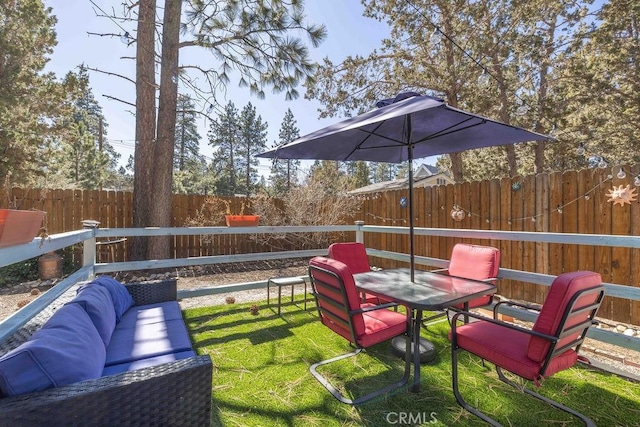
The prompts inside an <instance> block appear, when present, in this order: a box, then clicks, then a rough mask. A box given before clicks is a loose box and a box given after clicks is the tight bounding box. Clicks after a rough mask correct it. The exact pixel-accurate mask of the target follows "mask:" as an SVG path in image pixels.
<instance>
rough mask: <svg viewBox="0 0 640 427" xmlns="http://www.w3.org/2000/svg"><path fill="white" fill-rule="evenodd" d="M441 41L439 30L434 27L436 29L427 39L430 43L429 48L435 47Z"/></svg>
mask: <svg viewBox="0 0 640 427" xmlns="http://www.w3.org/2000/svg"><path fill="white" fill-rule="evenodd" d="M441 41H442V33H441V32H440V28H439V27H436V29H435V30H433V33H431V37H429V43H431V46H436V45H437V44H439V43H440V42H441Z"/></svg>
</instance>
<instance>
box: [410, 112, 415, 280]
mask: <svg viewBox="0 0 640 427" xmlns="http://www.w3.org/2000/svg"><path fill="white" fill-rule="evenodd" d="M409 125H411V121H409ZM409 136H411V133H409ZM408 158H409V269H410V270H411V283H413V282H414V280H413V279H414V276H415V269H416V265H415V264H416V263H415V254H414V249H413V144H409V154H408Z"/></svg>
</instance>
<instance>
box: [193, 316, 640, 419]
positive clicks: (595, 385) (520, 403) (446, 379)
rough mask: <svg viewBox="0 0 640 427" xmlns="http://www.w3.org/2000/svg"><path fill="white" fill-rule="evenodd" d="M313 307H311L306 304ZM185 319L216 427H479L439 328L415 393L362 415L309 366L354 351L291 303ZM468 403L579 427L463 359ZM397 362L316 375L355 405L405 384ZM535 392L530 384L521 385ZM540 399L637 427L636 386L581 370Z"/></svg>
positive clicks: (549, 384)
mask: <svg viewBox="0 0 640 427" xmlns="http://www.w3.org/2000/svg"><path fill="white" fill-rule="evenodd" d="M310 305H311V306H312V307H313V306H314V305H313V304H310ZM250 307H251V304H244V305H235V304H234V305H223V306H215V307H204V308H194V309H190V310H186V311H185V312H184V315H185V319H186V322H187V326H188V328H189V330H190V333H191V337H192V340H193V342H194V346H195V348H196V351H197V352H198V353H200V354H209V355H210V356H211V359H212V360H213V364H214V370H213V405H212V408H213V409H212V424H213V425H214V426H323V427H328V426H389V425H435V426H438V425H440V426H450V425H461V426H481V425H485V424H484V422H482V421H481V420H480V419H478V418H476V417H475V416H473V415H471V414H470V413H468V412H467V411H465V410H463V409H462V408H460V407H459V406H458V404H457V403H456V401H455V398H454V396H453V392H452V390H451V345H450V343H449V341H448V339H447V332H448V330H449V325H448V324H447V322H446V321H444V322H440V323H438V324H435V325H431V326H429V328H428V329H427V330H424V329H423V330H422V335H423V336H424V337H426V338H428V339H430V340H431V341H433V342H434V344H435V346H436V350H437V357H436V360H435V361H434V362H431V363H429V364H425V365H422V368H421V388H420V392H419V393H412V392H410V391H408V389H406V388H404V389H399V390H397V391H395V392H394V393H393V394H390V395H386V396H384V397H381V398H378V399H376V400H373V401H369V402H367V403H365V404H363V405H360V406H356V407H354V406H351V405H345V404H343V403H340V402H338V401H337V400H336V399H335V398H334V397H333V396H332V395H331V394H330V393H329V392H328V391H327V390H326V389H325V388H324V387H323V386H322V385H321V384H320V383H319V382H318V381H317V380H316V379H315V378H313V376H311V373H310V371H309V366H310V365H311V364H313V363H315V362H318V361H320V360H324V359H328V358H331V357H334V356H337V355H340V354H343V353H347V352H349V351H351V350H352V347H350V346H349V343H348V342H346V341H345V340H344V339H343V338H341V337H339V336H338V335H336V334H335V333H333V332H332V331H330V330H329V329H328V328H326V327H325V326H323V325H322V324H320V322H319V321H318V317H317V312H316V311H315V310H314V309H310V308H309V304H308V308H309V309H308V311H304V310H302V309H301V308H300V307H301V304H300V307H298V306H297V305H293V304H287V305H285V306H283V310H282V315H281V316H277V315H276V313H275V309H273V310H272V309H270V308H268V307H266V304H265V303H259V304H258V307H259V312H258V314H256V315H254V314H252V313H251V312H250ZM460 362H461V366H460V369H459V372H460V388H461V392H462V395H463V396H464V397H465V399H466V400H467V401H468V402H469V403H471V404H473V405H477V406H479V407H480V409H481V410H483V411H484V412H485V413H487V414H489V415H490V416H491V417H493V418H495V419H496V420H497V421H499V422H500V423H502V424H504V425H506V426H509V425H512V426H519V427H521V426H536V427H537V426H540V425H557V426H573V425H576V426H577V425H581V423H580V422H579V420H576V419H574V418H573V417H571V416H570V415H568V414H565V413H563V412H561V411H559V410H556V409H554V408H553V407H551V406H548V405H546V404H544V403H542V402H539V401H538V400H537V399H535V398H533V397H530V396H527V395H526V394H524V393H522V392H520V391H518V390H515V389H514V388H511V387H509V386H507V385H505V384H503V383H502V382H500V381H499V380H498V378H497V376H496V373H495V370H494V369H493V366H492V365H490V364H489V363H487V364H486V366H483V364H482V362H481V361H480V360H479V359H478V358H476V357H474V356H470V355H469V354H468V353H466V352H465V353H462V354H461V355H460ZM403 368H404V361H403V360H402V359H400V358H398V357H395V356H393V355H392V354H391V352H390V343H388V342H387V343H382V344H380V345H378V346H375V347H373V348H370V349H367V350H366V351H365V352H362V353H360V354H359V355H357V356H355V357H352V358H348V359H346V360H342V361H339V362H336V363H333V364H329V365H327V366H324V367H322V368H321V372H322V373H323V375H325V376H327V377H329V378H331V380H332V383H333V384H334V385H336V386H340V388H341V390H342V391H343V393H346V395H347V396H352V397H353V396H360V395H363V394H366V393H367V392H368V391H371V390H373V389H376V388H380V387H381V386H383V385H384V384H385V383H390V382H394V381H395V380H397V379H399V378H400V377H401V376H402V372H403ZM527 386H528V387H534V386H533V384H527ZM539 391H540V392H541V394H543V395H545V396H548V397H551V398H552V399H555V400H557V401H560V402H561V403H563V404H565V405H567V406H569V407H570V408H573V409H575V410H577V411H579V412H582V413H584V414H585V415H587V416H589V417H590V418H591V419H592V420H593V421H594V422H595V423H596V424H597V425H598V426H640V384H637V383H634V382H630V381H627V380H625V379H622V378H620V377H617V376H615V375H612V374H608V373H604V372H601V371H597V370H592V369H587V368H585V367H581V366H579V367H574V368H571V369H568V370H566V371H563V372H560V373H558V374H556V375H554V376H553V377H551V378H549V379H547V380H546V381H545V382H544V384H543V386H542V387H541V388H540V390H539Z"/></svg>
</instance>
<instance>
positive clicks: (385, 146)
mask: <svg viewBox="0 0 640 427" xmlns="http://www.w3.org/2000/svg"><path fill="white" fill-rule="evenodd" d="M380 126H382V123H380V124H378V126H376V128H375V129H374V130H372V131H368V130H364V129H357V130H359V131H360V132H364V133H366V134H367V135H368V136H367V137H366V138H365V139H363V140H362V142H360V143H359V144H358V145H356V146H355V147H354V148H353V150H351V151H350V152H349V154H348V155H347V156H346V157H345V158H346V159H348V158H349V157H351V156H352V155H353V153H355V152H356V151H358V150H360V149H363V150H372V149H376V148H389V147H393V146H394V145H392V144H390V145H378V146H377V147H370V148H361V147H362V144H364V143H365V142H367V140H368V139H369V137H370V136H377V137H378V138H383V139H387V140H389V141H391V142H395V143H398V142H399V143H401V144H402V141H398V140H395V139H393V138H389V137H387V136H384V135H378V134H377V133H376V131H377V130H378V129H379V128H380Z"/></svg>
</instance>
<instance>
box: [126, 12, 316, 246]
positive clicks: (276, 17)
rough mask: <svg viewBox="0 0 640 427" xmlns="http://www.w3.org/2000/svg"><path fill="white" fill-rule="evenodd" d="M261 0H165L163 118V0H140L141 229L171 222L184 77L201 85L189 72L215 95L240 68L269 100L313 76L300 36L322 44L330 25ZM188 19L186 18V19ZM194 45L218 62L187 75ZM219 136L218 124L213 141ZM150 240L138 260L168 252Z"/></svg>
mask: <svg viewBox="0 0 640 427" xmlns="http://www.w3.org/2000/svg"><path fill="white" fill-rule="evenodd" d="M183 3H184V7H185V10H184V13H182V6H183ZM258 3H259V4H257V3H256V2H245V1H230V2H211V1H203V0H191V1H188V2H183V1H182V0H166V1H165V2H164V3H163V4H162V6H163V8H162V12H161V13H160V14H162V15H163V24H162V41H161V46H162V53H161V55H160V57H161V61H160V62H161V64H160V68H161V70H160V85H159V92H160V93H159V98H158V99H159V108H158V115H157V116H156V114H155V108H154V102H155V88H156V81H155V70H154V64H155V59H154V58H155V55H156V54H155V46H156V40H155V31H156V13H157V11H156V0H140V1H139V2H136V3H135V6H133V7H136V6H137V7H138V15H137V16H138V27H137V35H136V45H137V49H136V141H138V143H137V145H136V153H135V164H134V167H135V169H136V173H135V178H134V179H135V183H134V187H135V190H134V198H133V199H134V200H133V203H134V209H133V212H134V221H133V223H134V226H138V227H144V226H146V225H150V224H151V223H153V225H156V226H168V225H169V224H170V221H171V212H170V206H171V180H172V169H173V168H172V165H173V149H174V141H173V139H174V137H175V114H176V97H177V84H178V81H179V80H180V78H183V79H187V80H190V84H191V85H193V86H194V87H195V86H197V85H196V78H195V77H193V76H189V75H188V73H189V71H193V72H202V73H203V74H204V79H203V80H204V81H206V82H208V83H209V87H208V88H207V91H210V95H211V96H212V97H213V98H214V99H215V97H216V92H217V91H224V89H225V88H226V85H227V84H228V83H229V81H230V74H231V72H232V70H234V69H235V70H236V71H238V74H239V80H240V82H239V83H240V84H241V85H242V86H244V87H248V88H249V90H250V91H251V92H252V93H254V94H256V95H257V96H260V97H264V89H265V88H266V87H270V88H272V89H273V90H274V91H275V92H285V96H286V97H287V98H288V99H293V98H296V97H297V96H298V93H297V91H296V87H297V85H298V84H299V83H300V82H301V81H303V80H304V79H306V78H308V77H310V76H311V75H312V74H313V71H314V69H315V65H314V64H313V63H312V62H311V61H310V59H309V55H308V50H307V48H306V46H305V44H304V42H303V41H302V39H301V38H300V37H299V35H303V36H306V37H308V40H309V41H310V43H312V44H313V45H315V46H317V45H318V44H319V43H320V42H321V41H322V40H323V39H324V37H325V36H326V30H325V28H324V26H314V25H309V24H307V23H305V22H304V21H305V17H304V7H303V4H302V2H297V1H296V2H281V1H266V2H258ZM258 6H259V7H258ZM181 17H184V18H185V21H184V22H183V23H181V21H180V19H181ZM180 30H182V32H181V31H180ZM181 35H182V39H181ZM192 47H199V48H204V49H207V50H209V51H210V53H211V57H212V58H215V59H216V61H218V63H217V65H218V66H217V67H216V66H214V67H187V68H189V70H187V68H184V69H183V70H182V72H181V70H180V61H179V57H178V52H179V50H180V49H181V48H192ZM201 89H202V88H198V89H197V90H201ZM217 133H218V132H217V130H215V129H213V134H214V135H213V136H212V138H213V139H214V142H215V140H216V138H217V136H216V134H217ZM156 134H157V138H156V139H155V140H154V135H156ZM227 143H229V141H227ZM230 168H233V160H232V159H227V160H226V169H225V171H226V174H227V175H230V176H227V178H228V179H227V181H226V183H227V185H226V188H225V189H224V190H225V191H233V190H234V189H235V186H236V183H235V176H234V172H232V169H230ZM151 240H154V242H153V243H152V242H151ZM160 240H161V241H160ZM149 242H150V243H149V245H147V244H146V243H145V242H144V241H143V239H134V241H133V245H132V257H133V258H134V259H142V258H146V259H150V258H166V257H168V256H169V239H158V238H154V239H149Z"/></svg>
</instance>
